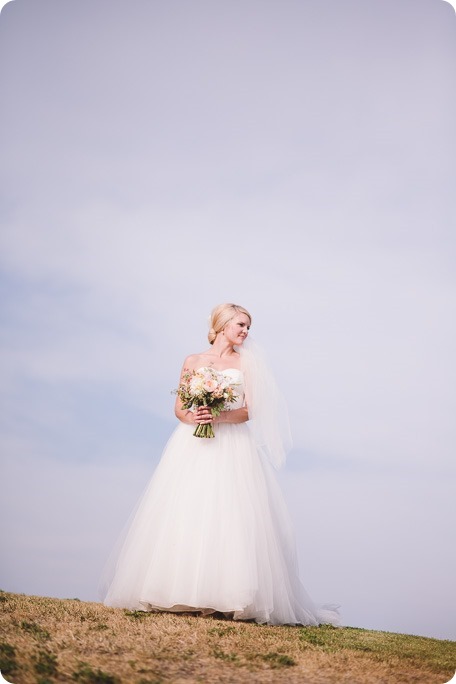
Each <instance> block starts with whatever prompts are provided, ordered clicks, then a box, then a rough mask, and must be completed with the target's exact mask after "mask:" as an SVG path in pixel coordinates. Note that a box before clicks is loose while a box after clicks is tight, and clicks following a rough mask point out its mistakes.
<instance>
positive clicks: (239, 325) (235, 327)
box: [223, 313, 250, 345]
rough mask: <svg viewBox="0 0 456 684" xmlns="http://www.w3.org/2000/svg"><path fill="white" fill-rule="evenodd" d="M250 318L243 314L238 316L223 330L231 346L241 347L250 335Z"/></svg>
mask: <svg viewBox="0 0 456 684" xmlns="http://www.w3.org/2000/svg"><path fill="white" fill-rule="evenodd" d="M249 330H250V318H249V317H248V316H247V315H246V314H243V313H240V314H236V315H235V316H234V317H233V318H232V319H231V321H229V323H227V324H226V325H225V327H224V329H223V333H224V335H225V337H226V339H227V340H228V342H230V343H231V344H235V345H240V344H242V343H243V342H244V340H245V338H246V337H247V335H248V334H249Z"/></svg>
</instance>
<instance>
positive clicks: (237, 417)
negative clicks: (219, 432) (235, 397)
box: [214, 406, 249, 423]
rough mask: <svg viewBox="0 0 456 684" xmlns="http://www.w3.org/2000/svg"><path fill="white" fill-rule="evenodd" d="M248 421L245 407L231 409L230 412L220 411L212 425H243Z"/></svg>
mask: <svg viewBox="0 0 456 684" xmlns="http://www.w3.org/2000/svg"><path fill="white" fill-rule="evenodd" d="M248 419H249V411H248V409H247V406H242V408H237V409H233V410H232V411H222V412H221V414H220V415H219V416H216V417H215V418H214V423H245V422H246V421H247V420H248Z"/></svg>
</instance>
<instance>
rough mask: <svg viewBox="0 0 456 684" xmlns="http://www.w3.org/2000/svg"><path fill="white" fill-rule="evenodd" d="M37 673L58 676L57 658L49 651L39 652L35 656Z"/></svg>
mask: <svg viewBox="0 0 456 684" xmlns="http://www.w3.org/2000/svg"><path fill="white" fill-rule="evenodd" d="M34 661H35V665H34V668H35V672H37V673H38V674H42V675H47V676H50V677H52V676H53V675H55V674H57V656H55V655H54V654H53V653H50V652H49V651H38V653H37V654H36V655H35V656H34Z"/></svg>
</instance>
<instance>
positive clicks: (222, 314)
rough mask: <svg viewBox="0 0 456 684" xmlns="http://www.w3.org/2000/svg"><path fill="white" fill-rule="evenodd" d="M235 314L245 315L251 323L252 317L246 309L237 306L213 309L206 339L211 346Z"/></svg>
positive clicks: (223, 306) (219, 306)
mask: <svg viewBox="0 0 456 684" xmlns="http://www.w3.org/2000/svg"><path fill="white" fill-rule="evenodd" d="M236 314H245V315H246V316H248V317H249V319H250V322H252V316H251V315H250V314H249V312H248V311H247V309H244V307H243V306H239V304H219V305H218V306H216V307H215V309H213V311H212V313H211V329H210V330H209V333H208V336H207V339H208V340H209V342H210V343H211V344H214V341H215V338H216V337H217V335H218V334H219V332H221V331H222V330H223V328H224V327H225V325H226V324H227V323H229V322H230V321H231V319H232V318H234V317H235V316H236Z"/></svg>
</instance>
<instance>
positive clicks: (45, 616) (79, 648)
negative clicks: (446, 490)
mask: <svg viewBox="0 0 456 684" xmlns="http://www.w3.org/2000/svg"><path fill="white" fill-rule="evenodd" d="M0 602H1V626H2V637H1V638H0V669H1V671H2V673H3V676H4V677H5V679H6V680H7V681H9V682H13V683H14V684H32V683H33V684H54V683H55V682H76V683H77V682H79V684H119V683H129V682H132V683H133V684H159V683H165V682H173V683H175V684H178V683H180V682H204V683H205V684H211V683H212V682H214V683H218V682H220V683H225V682H226V683H227V682H232V683H236V684H237V683H238V682H249V683H250V682H261V683H265V684H266V683H267V682H271V684H272V683H274V684H276V683H277V684H280V683H282V682H283V683H285V682H287V684H288V683H290V684H293V683H294V682H299V683H300V684H341V683H342V684H343V683H347V684H380V683H382V684H396V683H398V684H399V683H411V682H416V683H417V684H418V683H419V684H428V683H429V684H431V683H432V684H443V683H444V682H447V681H448V680H449V679H451V677H452V675H453V674H454V671H455V668H456V643H455V642H450V641H439V640H436V639H426V638H424V637H415V636H408V635H401V634H391V633H388V632H373V631H367V630H361V629H352V628H342V629H334V628H330V627H306V628H298V627H268V626H260V625H256V624H252V623H238V622H230V621H227V620H218V619H214V618H201V617H193V616H190V615H172V614H169V613H160V614H156V613H155V614H154V613H137V612H129V611H125V610H120V609H114V608H106V607H104V606H102V605H101V604H98V603H82V602H81V601H78V600H59V599H51V598H40V597H31V596H23V595H19V594H7V593H0Z"/></svg>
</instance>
